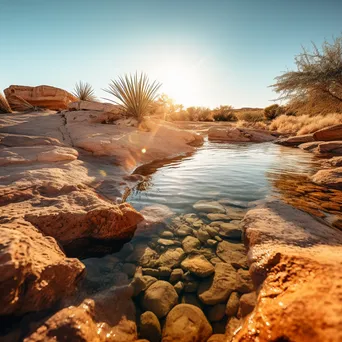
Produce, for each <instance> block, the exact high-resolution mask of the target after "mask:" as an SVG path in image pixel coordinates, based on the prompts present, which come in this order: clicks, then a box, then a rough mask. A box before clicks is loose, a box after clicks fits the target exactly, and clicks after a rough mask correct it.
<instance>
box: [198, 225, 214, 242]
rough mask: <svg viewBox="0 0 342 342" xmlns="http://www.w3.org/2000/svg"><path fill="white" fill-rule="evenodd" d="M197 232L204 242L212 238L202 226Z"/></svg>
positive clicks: (199, 238)
mask: <svg viewBox="0 0 342 342" xmlns="http://www.w3.org/2000/svg"><path fill="white" fill-rule="evenodd" d="M195 234H196V236H197V238H198V240H200V241H201V242H203V243H206V242H207V240H208V239H210V235H209V233H208V232H207V231H206V230H204V229H202V228H201V229H199V230H198V231H197V232H196V233H195Z"/></svg>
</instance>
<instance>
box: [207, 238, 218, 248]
mask: <svg viewBox="0 0 342 342" xmlns="http://www.w3.org/2000/svg"><path fill="white" fill-rule="evenodd" d="M207 244H208V245H209V246H210V247H215V246H216V245H217V241H216V240H212V239H209V240H208V241H207Z"/></svg>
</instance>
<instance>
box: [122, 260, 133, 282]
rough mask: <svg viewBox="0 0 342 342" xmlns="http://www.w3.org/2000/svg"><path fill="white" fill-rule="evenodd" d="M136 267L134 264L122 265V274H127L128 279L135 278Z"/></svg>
mask: <svg viewBox="0 0 342 342" xmlns="http://www.w3.org/2000/svg"><path fill="white" fill-rule="evenodd" d="M135 269H136V266H135V265H134V264H130V263H126V264H123V265H122V272H124V273H126V274H127V275H128V277H130V278H131V277H133V276H134V274H135Z"/></svg>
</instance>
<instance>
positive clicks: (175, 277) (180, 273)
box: [170, 268, 184, 284]
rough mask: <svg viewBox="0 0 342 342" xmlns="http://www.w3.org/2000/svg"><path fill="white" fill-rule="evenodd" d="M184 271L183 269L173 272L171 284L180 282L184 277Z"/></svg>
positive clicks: (176, 269)
mask: <svg viewBox="0 0 342 342" xmlns="http://www.w3.org/2000/svg"><path fill="white" fill-rule="evenodd" d="M183 274H184V272H183V270H182V269H181V268H175V269H174V270H172V272H171V275H170V283H172V284H175V283H177V282H178V281H180V280H181V279H182V277H183Z"/></svg>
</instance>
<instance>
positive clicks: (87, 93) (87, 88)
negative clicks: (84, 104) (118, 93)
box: [72, 81, 96, 101]
mask: <svg viewBox="0 0 342 342" xmlns="http://www.w3.org/2000/svg"><path fill="white" fill-rule="evenodd" d="M72 94H73V95H74V96H76V97H77V98H78V99H79V100H80V101H96V96H95V92H94V89H93V87H92V86H91V84H90V83H88V82H82V81H79V82H78V83H76V84H75V88H74V91H73V92H72Z"/></svg>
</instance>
